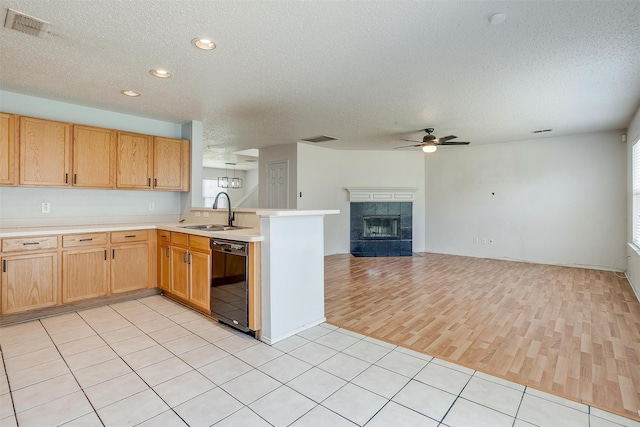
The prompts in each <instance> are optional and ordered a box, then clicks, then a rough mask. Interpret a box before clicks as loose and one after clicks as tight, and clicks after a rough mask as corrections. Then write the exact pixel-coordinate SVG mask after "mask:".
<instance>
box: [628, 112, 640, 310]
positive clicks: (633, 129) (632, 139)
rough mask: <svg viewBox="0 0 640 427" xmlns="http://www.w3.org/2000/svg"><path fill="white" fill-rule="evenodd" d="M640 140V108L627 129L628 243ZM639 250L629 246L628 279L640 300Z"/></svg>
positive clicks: (630, 239) (630, 232) (630, 235)
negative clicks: (635, 146) (636, 146)
mask: <svg viewBox="0 0 640 427" xmlns="http://www.w3.org/2000/svg"><path fill="white" fill-rule="evenodd" d="M639 140H640V108H638V111H636V115H635V116H634V118H633V120H632V121H631V123H630V124H629V128H628V129H627V195H628V197H627V217H628V221H627V240H626V241H627V242H631V241H632V240H633V238H632V228H633V227H632V221H633V196H632V192H633V183H632V181H631V177H632V166H631V165H632V163H633V156H632V154H631V149H632V147H633V144H635V143H636V142H637V141H639ZM638 250H639V249H636V248H635V247H634V246H632V245H628V246H627V256H628V267H627V278H628V279H629V282H630V283H631V286H632V287H633V289H634V291H635V293H636V297H638V298H639V299H640V253H638Z"/></svg>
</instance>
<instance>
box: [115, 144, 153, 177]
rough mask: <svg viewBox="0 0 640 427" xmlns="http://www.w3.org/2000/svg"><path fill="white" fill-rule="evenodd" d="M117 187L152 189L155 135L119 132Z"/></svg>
mask: <svg viewBox="0 0 640 427" xmlns="http://www.w3.org/2000/svg"><path fill="white" fill-rule="evenodd" d="M116 147H117V148H116V158H117V160H116V163H117V166H116V170H117V177H116V187H117V188H139V189H151V188H152V187H151V185H152V184H151V176H152V175H153V136H151V135H141V134H137V133H130V132H117V138H116Z"/></svg>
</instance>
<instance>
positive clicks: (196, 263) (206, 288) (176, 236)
mask: <svg viewBox="0 0 640 427" xmlns="http://www.w3.org/2000/svg"><path fill="white" fill-rule="evenodd" d="M209 240H210V239H209V238H208V237H202V236H194V235H189V234H186V233H174V232H172V233H171V246H170V248H169V254H170V256H169V258H170V262H171V273H170V275H171V289H170V291H169V293H170V294H171V295H173V296H175V297H178V298H180V299H181V300H184V301H185V302H188V303H189V304H190V305H192V306H193V307H196V308H199V309H200V310H201V311H204V312H207V313H210V311H211V304H210V301H209V295H210V287H211V250H210V249H209ZM159 257H160V258H159V261H158V262H159V263H162V262H163V261H162V260H163V258H164V256H163V254H159ZM159 273H160V274H162V271H160V272H159Z"/></svg>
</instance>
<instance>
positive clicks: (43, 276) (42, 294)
mask: <svg viewBox="0 0 640 427" xmlns="http://www.w3.org/2000/svg"><path fill="white" fill-rule="evenodd" d="M57 296H58V254H57V253H40V254H24V255H13V256H7V257H4V258H3V259H2V314H12V313H19V312H22V311H27V310H34V309H38V308H44V307H50V306H53V305H56V304H57V303H58V298H57Z"/></svg>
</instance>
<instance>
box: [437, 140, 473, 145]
mask: <svg viewBox="0 0 640 427" xmlns="http://www.w3.org/2000/svg"><path fill="white" fill-rule="evenodd" d="M469 144H471V142H469V141H452V142H441V143H440V144H438V145H469Z"/></svg>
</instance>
